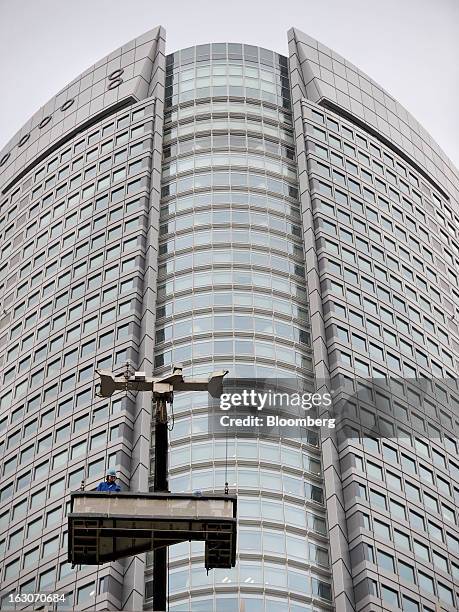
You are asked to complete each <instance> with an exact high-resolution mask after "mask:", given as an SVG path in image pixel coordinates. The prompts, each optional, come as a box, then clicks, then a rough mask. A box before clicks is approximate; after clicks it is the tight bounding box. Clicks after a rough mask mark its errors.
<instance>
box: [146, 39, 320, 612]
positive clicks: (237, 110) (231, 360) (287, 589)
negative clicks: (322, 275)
mask: <svg viewBox="0 0 459 612" xmlns="http://www.w3.org/2000/svg"><path fill="white" fill-rule="evenodd" d="M166 62H167V72H166V113H165V129H164V149H163V168H162V176H163V183H162V193H161V196H162V199H161V225H160V251H159V261H158V272H159V276H158V309H157V324H156V352H155V369H156V373H157V374H160V373H162V372H163V371H167V370H169V369H170V367H171V364H173V363H178V362H179V363H182V364H183V365H184V370H185V373H186V374H188V375H189V374H191V373H192V374H194V375H198V374H204V373H208V372H210V371H212V370H216V369H218V370H219V369H223V368H226V369H228V370H229V377H232V378H235V377H238V378H243V377H255V376H257V377H279V376H281V377H289V378H295V377H302V378H305V379H308V380H311V379H312V362H311V358H310V353H311V350H310V333H309V327H308V316H309V314H308V309H307V300H306V286H305V274H304V254H303V247H302V230H301V218H300V212H299V203H298V187H297V174H296V167H295V154H294V140H293V129H292V119H291V113H290V90H289V80H288V70H287V59H286V58H285V57H282V56H279V55H277V54H275V53H273V52H272V51H268V50H266V49H260V48H257V47H253V46H249V45H239V44H226V43H224V44H213V45H201V46H198V47H192V48H188V49H184V50H182V51H179V52H177V53H174V54H172V55H169V56H168V57H167V59H166ZM174 413H175V424H174V428H173V430H172V432H171V435H170V445H171V446H170V459H169V467H170V480H169V482H170V489H171V491H173V492H185V491H193V490H196V489H199V490H202V491H206V492H211V491H213V492H215V493H223V492H224V483H225V480H226V479H227V480H228V482H229V487H230V492H237V494H238V508H239V512H238V514H239V535H238V562H237V566H236V567H235V568H233V569H232V570H213V571H211V572H210V573H209V575H208V576H207V575H206V571H205V569H204V546H203V544H202V543H191V544H189V543H184V544H180V545H176V546H173V547H171V548H170V551H169V555H170V559H169V561H170V565H169V593H170V610H171V611H172V610H174V611H175V612H178V611H179V610H184V611H185V610H187V611H188V610H189V609H193V611H195V610H206V612H207V611H209V610H218V611H219V612H221V611H222V610H228V611H230V610H240V609H247V610H250V611H251V612H258V611H268V610H274V609H279V607H280V609H282V610H290V611H291V612H293V611H295V612H296V611H298V612H299V611H300V610H301V611H303V610H312V598H313V597H314V598H315V602H316V603H315V606H314V610H317V609H322V607H323V609H329V607H330V598H331V589H330V583H329V570H328V543H327V538H326V535H327V529H326V521H325V513H324V505H323V483H322V478H321V463H320V451H319V440H318V438H317V435H316V434H315V432H308V433H307V434H306V437H305V438H304V439H301V440H299V439H281V440H277V441H275V440H274V441H273V440H270V441H268V440H263V439H261V438H260V439H256V438H252V439H250V438H238V439H234V438H225V437H224V436H222V437H218V435H215V436H211V435H210V434H209V433H208V414H207V395H205V396H204V395H203V394H198V393H193V394H180V395H178V396H176V399H175V401H174ZM152 592H153V584H152V577H151V558H150V559H149V570H148V572H147V577H146V605H147V606H148V605H149V603H150V602H151V597H152ZM317 602H322V603H319V604H317ZM318 605H319V607H318ZM241 606H242V607H241Z"/></svg>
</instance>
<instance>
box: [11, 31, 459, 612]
mask: <svg viewBox="0 0 459 612" xmlns="http://www.w3.org/2000/svg"><path fill="white" fill-rule="evenodd" d="M288 38H289V58H287V57H284V56H281V55H278V54H277V53H274V52H272V51H269V50H267V49H262V48H258V47H254V46H251V45H241V44H233V43H218V44H217V43H214V44H208V45H199V46H197V47H191V48H187V49H182V50H181V51H177V52H176V53H173V54H170V55H167V56H166V55H165V33H164V30H163V29H162V28H157V29H155V30H152V31H150V32H148V33H146V34H145V35H143V36H141V37H139V38H137V39H135V40H134V41H132V42H131V43H128V44H127V45H125V46H124V47H122V48H120V49H118V50H117V51H115V52H113V53H112V54H110V55H109V56H107V57H106V58H104V59H103V60H101V61H100V62H98V63H97V64H95V65H94V66H93V67H92V68H90V69H89V70H87V71H86V72H85V73H83V74H82V75H81V76H80V77H78V78H77V79H76V80H75V81H73V82H72V83H70V85H69V86H68V87H67V88H65V89H64V90H63V91H62V92H60V93H59V94H58V95H57V96H56V97H55V98H53V99H52V100H51V101H50V102H49V103H48V104H47V105H45V106H44V107H43V108H42V109H40V111H38V112H37V113H36V115H34V116H33V117H32V118H31V120H30V121H29V122H28V123H27V125H26V126H24V128H23V129H22V130H21V131H20V132H18V134H17V135H16V136H15V137H14V138H13V139H12V140H11V142H9V143H8V144H7V145H6V147H5V148H4V150H3V151H2V152H1V153H0V172H1V178H0V180H1V186H2V187H1V189H2V193H1V199H0V232H1V234H0V249H1V250H0V254H1V259H0V302H1V311H2V315H1V318H0V359H1V361H0V367H1V376H2V378H1V391H0V436H1V437H0V460H1V486H0V554H1V557H2V562H1V566H0V571H1V573H0V580H1V585H2V587H1V590H2V608H3V607H6V606H8V605H14V604H11V603H10V595H11V594H13V595H15V594H18V593H21V594H24V595H25V594H27V593H39V592H45V591H50V592H59V593H65V594H66V602H65V603H62V602H60V603H59V606H61V607H63V608H65V607H66V608H72V607H76V608H80V607H81V608H82V609H84V608H92V607H94V606H96V607H97V609H100V610H103V609H110V610H113V609H123V610H140V609H142V607H143V606H145V608H146V609H148V608H149V606H150V607H151V596H152V589H153V585H152V580H151V559H150V556H149V555H146V558H144V557H142V556H139V557H134V558H132V559H127V560H124V561H123V562H116V563H111V564H107V565H103V566H100V567H97V568H94V567H90V566H83V567H76V568H74V569H72V568H71V567H70V566H69V564H68V563H67V549H66V546H67V541H66V536H67V534H66V520H65V513H66V511H67V510H68V505H67V502H68V498H69V492H70V491H71V490H75V489H78V488H79V487H80V485H81V482H82V481H83V482H84V486H85V487H86V488H88V489H91V488H94V487H95V485H96V483H97V482H98V481H99V480H101V479H102V478H103V476H104V472H105V471H106V469H107V468H109V467H114V468H116V469H117V471H118V474H119V476H120V482H121V485H122V486H123V487H124V488H125V489H128V488H129V489H130V490H133V491H135V490H140V491H146V490H148V487H149V485H150V484H151V482H150V474H151V465H150V464H151V461H152V456H153V455H154V448H152V447H151V405H150V399H149V398H147V397H145V396H141V394H139V395H138V396H137V397H135V396H134V395H132V394H127V395H126V396H122V395H119V396H116V395H115V396H114V397H113V399H112V400H110V401H107V400H104V399H102V398H99V397H97V395H96V391H97V388H96V376H95V372H94V370H95V368H105V369H114V370H116V371H121V370H123V369H124V368H125V367H126V364H128V365H129V366H130V367H131V368H133V369H136V370H142V371H145V372H147V373H148V374H152V373H153V371H154V372H155V373H162V372H164V371H167V370H168V369H169V368H170V367H171V365H172V364H173V363H177V362H181V363H183V365H184V369H185V371H186V372H189V373H191V372H192V373H193V374H200V373H204V372H209V371H211V370H213V369H221V368H223V367H226V368H227V369H228V370H230V373H231V376H232V377H239V378H240V377H250V376H257V377H268V378H269V377H276V376H280V377H290V378H300V379H304V380H306V381H314V380H315V381H316V384H317V387H318V388H322V386H327V387H333V388H335V389H338V390H341V391H342V389H344V390H345V391H344V392H342V395H343V396H345V397H346V398H347V401H346V406H347V409H348V412H347V414H348V416H349V423H350V425H349V427H348V429H347V432H348V433H347V435H346V436H344V437H340V436H338V435H335V436H333V435H328V436H327V435H322V436H321V437H319V434H318V432H315V431H313V430H311V431H306V432H305V434H304V437H302V438H293V437H292V438H289V437H288V436H287V437H283V438H281V439H280V440H278V441H273V440H266V439H263V438H258V439H257V438H244V437H237V438H236V439H233V438H232V439H229V440H228V438H225V437H223V436H221V437H220V436H218V435H215V436H210V435H209V433H208V418H207V403H206V398H203V397H202V396H200V395H199V394H197V395H196V396H195V397H193V398H191V397H190V395H186V394H183V395H182V396H177V398H176V400H175V402H174V413H175V422H174V428H173V429H172V431H171V436H170V441H171V452H170V478H169V480H170V487H171V490H172V491H176V492H180V491H191V490H194V489H201V490H215V491H216V492H223V487H224V483H225V480H228V482H229V486H230V489H231V490H232V491H237V493H238V497H239V500H238V507H239V541H238V553H239V560H238V564H237V566H236V568H234V569H233V570H218V571H217V570H215V571H213V572H211V573H210V574H209V575H208V576H207V575H206V572H205V570H204V567H203V562H202V555H203V549H202V547H201V546H199V545H197V544H195V543H192V544H188V543H186V544H181V545H177V546H175V547H172V548H171V549H170V555H169V594H170V596H169V599H170V609H171V610H175V611H176V612H179V611H187V610H192V611H193V612H195V611H202V612H204V611H205V612H207V611H210V610H212V611H214V610H215V612H220V611H228V612H230V611H233V610H246V611H247V612H252V611H253V612H258V611H263V612H268V611H269V612H271V611H272V610H290V611H291V612H300V611H301V610H310V611H312V610H331V609H333V607H335V609H336V610H337V611H338V612H340V611H341V610H342V611H345V610H353V609H356V610H391V609H400V608H401V609H403V610H408V611H410V612H411V611H417V612H429V611H431V610H432V611H434V610H437V609H444V610H454V609H456V608H457V607H458V605H459V604H458V599H457V598H458V594H457V593H456V590H457V584H458V580H459V530H458V527H457V520H458V517H457V511H458V509H457V505H458V498H459V461H458V460H457V446H456V444H457V440H456V439H457V426H458V407H459V390H458V389H457V381H456V376H457V374H456V373H457V370H458V367H459V328H458V323H457V318H458V317H459V289H458V283H457V268H458V265H459V238H458V232H459V209H458V201H459V198H458V186H459V182H458V174H457V170H456V169H455V168H454V167H453V166H452V164H451V162H450V161H449V160H448V159H447V157H446V156H445V155H444V154H443V153H442V152H441V150H440V149H439V147H438V145H436V143H434V142H433V141H432V139H431V138H430V137H429V135H428V134H427V133H426V132H425V130H424V129H423V128H422V127H421V126H419V124H418V123H417V122H416V121H415V120H414V119H413V118H412V117H411V116H410V115H409V113H408V112H407V111H406V110H405V109H403V108H402V107H401V105H400V104H399V103H398V102H397V101H395V100H394V99H393V98H392V97H391V96H390V95H389V94H388V93H387V92H385V91H384V90H383V89H382V88H381V87H379V86H378V85H377V84H376V83H374V82H373V81H372V80H371V79H370V78H369V77H367V76H366V75H364V74H363V73H362V72H361V71H359V70H358V69H357V68H356V67H355V66H353V65H351V64H350V63H349V62H347V61H345V60H344V59H343V58H341V57H340V56H338V55H337V54H336V53H334V52H333V51H331V50H330V49H328V48H326V47H324V46H323V45H321V44H320V43H318V42H317V41H315V40H313V39H310V38H309V37H308V36H306V35H305V34H303V33H301V32H299V31H297V30H295V29H292V30H291V31H290V32H289V35H288ZM432 379H434V380H432ZM416 381H422V383H423V388H422V391H420V390H419V388H418V385H417V384H416ZM375 406H376V409H375ZM16 605H17V606H20V605H26V604H16Z"/></svg>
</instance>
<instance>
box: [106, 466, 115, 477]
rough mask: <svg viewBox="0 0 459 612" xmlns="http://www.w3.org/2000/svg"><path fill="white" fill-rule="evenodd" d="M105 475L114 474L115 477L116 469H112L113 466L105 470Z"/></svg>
mask: <svg viewBox="0 0 459 612" xmlns="http://www.w3.org/2000/svg"><path fill="white" fill-rule="evenodd" d="M107 476H115V478H116V470H114V469H113V468H111V469H109V470H107Z"/></svg>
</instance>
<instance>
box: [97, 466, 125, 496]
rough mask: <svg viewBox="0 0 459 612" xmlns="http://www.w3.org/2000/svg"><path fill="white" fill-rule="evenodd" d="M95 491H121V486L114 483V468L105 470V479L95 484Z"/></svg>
mask: <svg viewBox="0 0 459 612" xmlns="http://www.w3.org/2000/svg"><path fill="white" fill-rule="evenodd" d="M96 491H114V492H118V491H121V487H120V486H119V485H117V484H116V470H114V469H109V470H107V475H106V478H105V480H104V481H103V482H100V483H99V484H98V485H97V489H96Z"/></svg>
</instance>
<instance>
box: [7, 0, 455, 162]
mask: <svg viewBox="0 0 459 612" xmlns="http://www.w3.org/2000/svg"><path fill="white" fill-rule="evenodd" d="M159 24H161V25H163V26H164V27H165V28H166V31H167V49H166V50H167V52H172V51H175V50H177V49H180V48H182V47H188V46H191V45H195V44H199V43H205V42H225V41H229V42H245V43H251V44H255V45H259V46H262V47H267V48H270V49H274V50H276V51H278V52H280V53H284V54H286V53H287V37H286V31H287V30H288V29H289V28H290V27H291V26H295V27H297V28H299V29H300V30H303V31H304V32H306V33H308V34H310V35H311V36H313V37H314V38H317V39H318V40H320V41H321V42H323V43H324V44H325V45H327V46H329V47H331V48H332V49H334V50H335V51H337V52H338V53H340V54H341V55H342V56H344V57H345V58H346V59H348V60H349V61H351V62H353V63H354V64H356V65H357V66H358V67H359V68H360V69H361V70H363V71H364V72H366V73H367V74H369V75H370V76H371V77H372V78H373V79H374V80H375V81H377V82H378V83H379V84H380V85H382V86H383V87H384V88H385V89H386V90H388V91H389V92H390V93H391V94H392V95H393V96H394V97H395V98H397V99H398V100H399V101H400V102H401V104H403V105H404V106H405V107H406V108H407V109H408V110H409V111H410V112H411V113H412V114H413V115H414V116H415V117H416V119H418V121H420V123H422V124H423V125H424V127H425V128H426V129H427V130H428V131H429V132H430V133H431V135H432V136H433V138H434V139H435V140H436V141H437V142H438V143H439V145H440V146H441V147H442V148H443V150H444V151H445V152H446V154H447V155H449V157H450V158H451V159H452V160H453V161H454V163H455V165H456V166H458V167H459V113H458V107H459V70H458V67H457V66H458V59H459V2H458V0H277V1H274V0H243V1H241V0H228V1H224V0H223V1H222V0H220V1H219V0H164V1H162V0H159V1H158V0H0V83H1V92H2V95H1V96H0V148H1V147H3V145H4V144H5V143H6V142H7V141H8V140H9V139H10V138H11V136H13V134H14V133H15V132H16V131H17V130H18V129H20V128H21V126H22V125H23V124H24V123H25V122H26V121H27V119H29V117H30V116H31V115H32V114H33V113H34V112H35V111H36V110H38V108H39V107H40V106H42V105H43V104H44V103H45V102H46V101H47V100H48V99H49V98H51V97H52V96H54V95H55V94H56V93H57V91H58V90H60V89H62V88H63V87H64V86H65V85H66V84H67V83H68V82H70V81H71V80H73V79H74V78H75V77H76V76H78V74H80V73H81V72H83V70H85V69H86V68H87V67H88V66H90V65H91V64H94V63H95V62H96V61H98V60H99V59H101V58H102V57H103V56H105V55H107V54H108V53H110V52H111V51H113V50H114V49H116V48H117V47H119V46H121V45H123V44H124V43H125V42H127V41H129V40H130V39H132V38H135V37H136V36H138V35H139V34H142V33H143V32H145V31H146V30H149V29H151V28H153V27H154V26H156V25H159Z"/></svg>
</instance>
